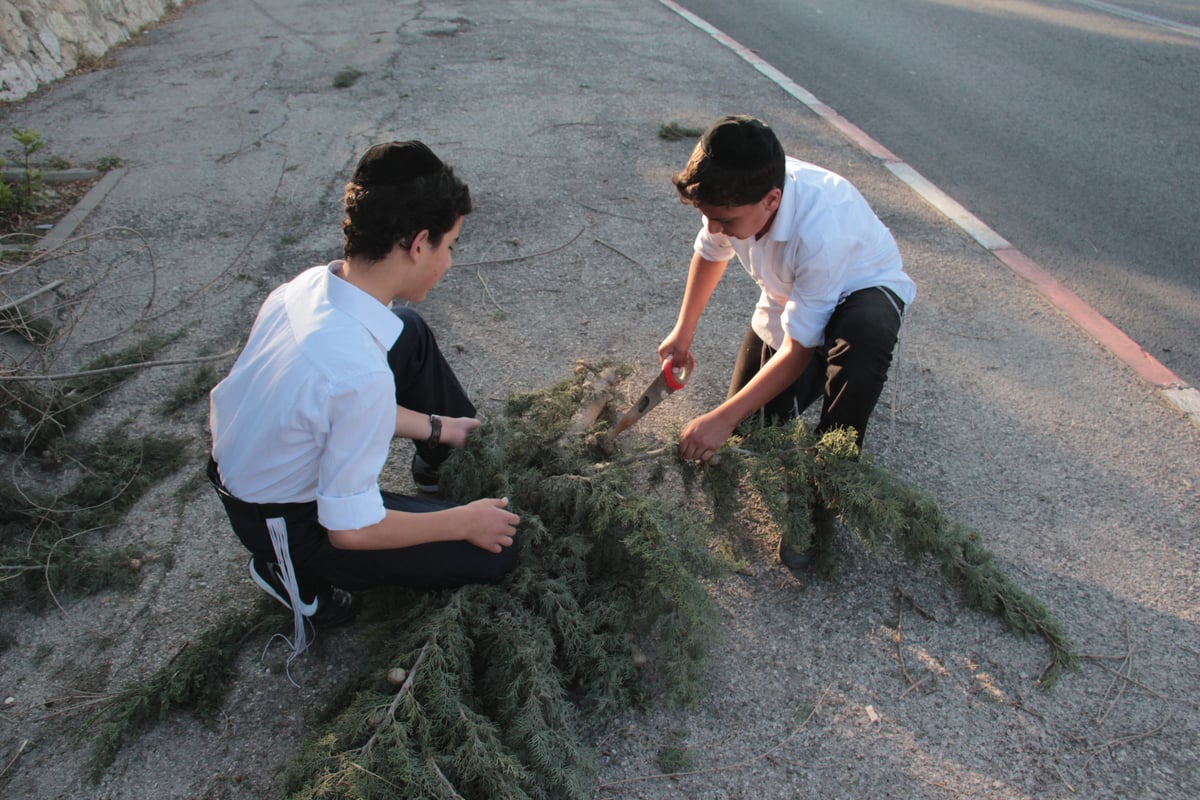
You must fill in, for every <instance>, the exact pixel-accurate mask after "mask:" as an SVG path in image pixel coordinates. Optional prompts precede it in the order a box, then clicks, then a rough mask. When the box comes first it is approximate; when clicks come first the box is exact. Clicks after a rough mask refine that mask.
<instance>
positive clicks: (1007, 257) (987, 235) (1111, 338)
mask: <svg viewBox="0 0 1200 800" xmlns="http://www.w3.org/2000/svg"><path fill="white" fill-rule="evenodd" d="M659 2H660V3H662V4H663V5H664V6H666V7H667V8H669V9H670V10H672V11H674V12H675V13H676V14H678V15H679V16H681V17H683V18H684V19H685V20H687V21H688V22H690V23H691V24H692V25H694V26H695V27H697V28H699V29H700V30H702V31H704V32H705V33H707V34H708V35H709V36H711V37H712V38H714V39H716V40H717V41H718V42H720V43H721V44H723V45H724V46H725V47H727V48H729V49H730V50H732V51H733V52H734V53H736V54H737V55H738V56H739V57H740V58H742V60H744V61H746V62H747V63H749V64H750V65H751V66H752V67H754V68H755V69H756V70H758V71H759V72H760V73H762V74H763V75H764V76H766V78H767V79H768V80H770V81H772V82H773V83H775V84H776V85H777V86H779V88H781V89H783V90H784V91H785V92H787V93H788V94H790V95H791V96H792V97H794V98H796V99H797V100H799V101H800V102H801V103H803V104H804V105H805V106H807V107H808V108H809V110H811V111H812V112H813V113H815V114H816V115H817V116H819V117H821V118H822V119H824V120H825V121H826V122H828V123H829V124H830V125H831V126H833V128H834V129H836V130H837V131H838V132H839V133H841V134H842V135H843V136H845V137H846V138H847V139H849V140H850V141H851V142H853V143H854V144H855V145H857V146H858V147H859V148H861V149H862V150H863V151H865V152H866V153H868V154H869V155H871V156H874V157H875V158H877V159H879V160H880V161H881V162H883V165H884V166H885V167H886V168H887V169H888V170H889V171H890V172H891V173H892V174H893V175H895V176H896V177H897V178H899V179H900V180H901V181H903V182H904V183H906V184H907V185H908V186H909V188H911V189H912V190H913V191H914V192H916V193H917V194H919V195H920V196H921V197H922V198H924V199H925V201H926V202H927V203H929V204H930V205H931V206H933V207H934V208H936V209H937V210H938V211H940V212H941V213H942V214H944V215H945V216H946V217H947V218H948V219H949V220H950V221H951V222H953V223H954V224H955V225H957V226H958V227H959V228H961V229H962V230H963V231H964V232H966V233H967V234H968V235H969V236H970V237H971V238H972V239H974V240H975V241H976V242H978V243H979V245H980V246H981V247H983V248H984V249H985V250H987V251H988V252H990V253H991V254H992V255H994V256H995V257H996V258H997V259H999V260H1000V261H1001V262H1002V263H1004V264H1005V265H1006V266H1008V267H1009V268H1010V269H1011V270H1012V271H1013V272H1015V273H1016V274H1017V275H1020V276H1021V277H1022V278H1024V279H1025V280H1027V281H1029V282H1030V283H1031V284H1033V286H1034V288H1035V289H1036V290H1037V291H1038V292H1039V293H1040V294H1041V295H1042V296H1043V297H1045V298H1046V300H1048V301H1049V302H1050V304H1051V305H1053V306H1054V307H1055V308H1057V309H1058V310H1059V311H1061V312H1062V313H1063V314H1064V315H1065V316H1066V317H1067V318H1068V319H1070V320H1071V321H1072V322H1074V323H1075V324H1076V325H1078V326H1079V327H1080V328H1082V329H1083V330H1084V332H1085V333H1087V334H1088V335H1089V336H1090V337H1092V339H1094V340H1095V341H1096V342H1098V343H1099V344H1100V345H1101V346H1102V347H1104V348H1105V349H1107V350H1108V351H1109V352H1110V353H1112V354H1113V355H1114V356H1116V357H1117V358H1118V359H1120V360H1121V361H1122V362H1123V363H1124V364H1126V365H1127V366H1128V367H1129V368H1130V369H1132V370H1133V371H1134V372H1135V373H1136V374H1137V375H1138V376H1139V377H1140V378H1141V379H1142V380H1143V381H1145V382H1146V383H1148V384H1150V385H1151V386H1153V387H1154V388H1155V389H1157V390H1158V392H1159V394H1160V395H1161V396H1162V397H1163V399H1164V400H1166V401H1167V402H1168V403H1169V404H1171V405H1172V406H1174V407H1175V408H1177V409H1179V410H1180V411H1181V412H1183V413H1184V414H1186V415H1187V416H1188V417H1189V418H1190V419H1191V421H1192V422H1193V423H1195V424H1196V425H1200V391H1198V390H1196V389H1195V388H1193V387H1191V386H1188V385H1187V384H1186V383H1184V382H1183V381H1182V380H1181V379H1180V378H1179V377H1178V376H1176V375H1175V373H1174V372H1172V371H1171V370H1169V369H1167V367H1166V366H1164V365H1163V364H1162V363H1161V362H1159V361H1158V359H1156V358H1154V356H1152V355H1150V354H1149V353H1147V352H1146V351H1145V350H1144V349H1143V348H1142V347H1141V346H1140V345H1138V343H1137V342H1135V341H1133V339H1131V338H1129V336H1128V335H1127V334H1125V332H1124V331H1122V330H1120V329H1119V328H1117V326H1115V325H1113V324H1112V323H1111V322H1109V321H1108V320H1107V319H1105V318H1104V317H1103V316H1101V315H1100V314H1099V313H1098V312H1097V311H1095V310H1094V309H1093V308H1092V307H1091V306H1089V305H1088V304H1087V303H1085V302H1084V301H1083V300H1082V299H1081V298H1080V297H1079V296H1078V295H1076V294H1075V293H1074V292H1072V291H1071V290H1070V289H1068V288H1066V287H1065V286H1063V285H1062V284H1061V283H1060V282H1059V281H1058V280H1057V279H1055V278H1054V277H1053V276H1051V275H1050V273H1048V272H1046V270H1045V269H1043V268H1042V267H1041V266H1040V265H1039V264H1038V263H1037V262H1036V261H1034V260H1033V259H1031V258H1029V257H1028V256H1026V255H1025V254H1024V253H1022V252H1021V251H1020V250H1018V249H1017V248H1015V247H1013V246H1012V244H1011V243H1009V242H1008V240H1006V239H1005V238H1004V237H1003V236H1001V235H1000V234H998V233H996V232H995V231H994V230H992V229H991V228H989V227H988V226H987V225H985V224H984V223H983V221H982V220H980V219H979V218H978V217H976V216H975V215H974V214H972V213H971V212H970V211H968V210H967V209H966V208H964V207H963V206H962V205H961V204H960V203H959V202H958V201H956V200H955V199H954V198H952V197H950V196H949V195H948V194H946V193H945V192H943V191H942V190H941V189H939V188H937V187H936V186H934V185H933V184H932V183H931V182H930V181H929V180H928V179H926V178H925V177H924V176H922V175H921V173H919V172H917V171H916V170H915V169H913V168H912V167H911V166H910V165H908V164H906V163H905V162H904V161H902V160H901V159H900V158H899V157H897V156H896V155H895V154H894V153H893V152H892V151H890V150H888V149H887V148H886V147H884V146H883V145H881V144H880V143H879V142H877V141H875V140H874V139H872V138H871V137H870V136H868V135H867V134H866V132H864V131H863V130H862V129H861V128H859V127H858V126H857V125H855V124H854V123H852V122H850V121H849V120H848V119H846V118H845V117H843V116H842V115H841V114H839V113H837V112H836V111H834V110H833V109H832V108H831V107H829V106H827V105H825V104H824V103H822V102H821V101H820V100H819V99H817V97H816V96H815V95H813V93H812V92H810V91H808V90H807V89H805V88H804V87H802V86H800V85H798V84H797V83H796V82H795V81H793V80H792V79H791V78H789V77H787V76H786V75H784V74H783V73H782V72H780V71H779V70H778V69H776V68H775V67H773V66H771V65H770V64H769V63H767V62H766V61H764V60H763V59H762V58H761V57H760V56H759V55H758V54H757V53H755V52H754V51H752V50H750V49H749V48H748V47H746V46H745V45H743V44H741V43H740V42H738V41H737V40H735V39H733V38H732V37H730V36H729V35H728V34H726V33H724V32H723V31H721V30H719V29H718V28H715V27H713V26H712V25H711V24H709V23H708V22H707V21H706V20H704V19H702V18H700V17H698V16H696V15H695V14H693V13H692V12H690V11H688V10H687V9H686V8H683V7H682V6H680V5H679V4H678V3H675V2H673V0H659ZM1093 5H1100V4H1099V3H1093ZM1105 5H1107V4H1105Z"/></svg>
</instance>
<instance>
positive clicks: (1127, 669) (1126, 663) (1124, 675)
mask: <svg viewBox="0 0 1200 800" xmlns="http://www.w3.org/2000/svg"><path fill="white" fill-rule="evenodd" d="M1121 668H1122V670H1124V671H1123V672H1120V673H1118V674H1117V675H1116V676H1115V677H1114V678H1113V679H1112V682H1111V683H1109V685H1108V689H1107V690H1105V692H1104V700H1103V701H1102V702H1107V701H1108V699H1109V696H1110V694H1111V693H1112V690H1113V687H1114V686H1116V685H1117V683H1118V682H1120V688H1118V689H1117V693H1116V696H1114V697H1113V698H1112V702H1110V703H1108V708H1106V709H1104V713H1102V714H1101V715H1100V716H1099V717H1098V718H1097V719H1096V724H1097V725H1103V724H1104V720H1106V719H1108V715H1109V714H1111V713H1112V710H1113V709H1114V708H1116V707H1117V702H1118V701H1120V699H1121V696H1122V695H1124V694H1125V687H1126V686H1128V685H1129V681H1130V680H1131V679H1132V678H1133V645H1132V643H1131V642H1130V638H1129V620H1126V621H1125V657H1124V660H1123V661H1122V662H1121ZM1122 679H1123V680H1122Z"/></svg>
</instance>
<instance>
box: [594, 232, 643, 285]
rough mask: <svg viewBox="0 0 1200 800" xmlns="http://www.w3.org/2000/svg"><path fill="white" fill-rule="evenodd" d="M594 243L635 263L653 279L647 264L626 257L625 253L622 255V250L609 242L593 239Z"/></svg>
mask: <svg viewBox="0 0 1200 800" xmlns="http://www.w3.org/2000/svg"><path fill="white" fill-rule="evenodd" d="M592 241H593V242H595V243H596V244H598V245H600V246H601V247H603V248H606V249H608V250H611V251H613V252H614V253H616V254H617V255H619V256H620V257H621V258H623V259H625V260H626V261H630V262H632V263H634V264H637V265H638V266H639V267H641V268H642V272H644V273H646V274H647V275H649V276H650V277H653V275H651V273H650V270H649V269H647V267H646V265H645V264H643V263H642V262H640V261H638V260H637V259H636V258H634V257H632V256H629V255H626V254H625V253H622V252H621V251H620V250H618V249H617V248H615V247H613V246H612V245H611V244H609V243H608V242H605V241H602V240H600V239H592Z"/></svg>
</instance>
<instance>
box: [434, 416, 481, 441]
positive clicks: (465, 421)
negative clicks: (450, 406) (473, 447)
mask: <svg viewBox="0 0 1200 800" xmlns="http://www.w3.org/2000/svg"><path fill="white" fill-rule="evenodd" d="M482 424H483V423H482V422H480V421H479V420H477V419H475V418H474V417H442V437H441V442H442V444H448V445H450V446H451V447H462V446H463V445H465V444H466V443H467V436H468V435H469V434H470V433H471V431H473V430H475V429H476V428H478V427H479V426H480V425H482Z"/></svg>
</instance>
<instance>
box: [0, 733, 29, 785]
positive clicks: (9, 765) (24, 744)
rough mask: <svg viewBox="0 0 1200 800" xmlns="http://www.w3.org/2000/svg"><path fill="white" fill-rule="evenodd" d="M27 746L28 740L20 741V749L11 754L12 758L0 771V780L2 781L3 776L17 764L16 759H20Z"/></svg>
mask: <svg viewBox="0 0 1200 800" xmlns="http://www.w3.org/2000/svg"><path fill="white" fill-rule="evenodd" d="M28 746H29V740H28V739H22V740H21V745H20V747H18V748H17V752H15V753H13V757H12V758H10V759H9V760H8V763H7V764H5V765H4V769H0V780H3V778H4V776H5V775H7V774H8V771H9V770H10V769H12V768H13V765H14V764H16V763H17V759H19V758H20V757H21V754H22V753H24V752H25V748H26V747H28Z"/></svg>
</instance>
